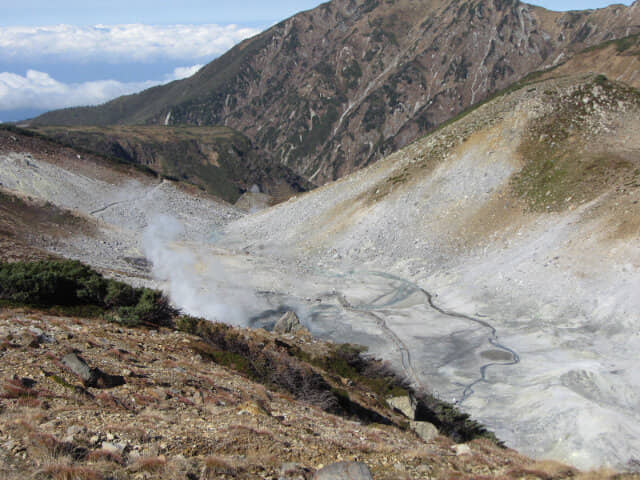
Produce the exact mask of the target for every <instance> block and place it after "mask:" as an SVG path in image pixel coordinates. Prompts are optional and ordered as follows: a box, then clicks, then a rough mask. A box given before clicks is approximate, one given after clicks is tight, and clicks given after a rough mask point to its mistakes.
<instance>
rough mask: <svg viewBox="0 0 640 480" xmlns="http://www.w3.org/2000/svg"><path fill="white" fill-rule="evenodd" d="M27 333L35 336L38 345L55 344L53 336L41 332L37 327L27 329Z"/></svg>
mask: <svg viewBox="0 0 640 480" xmlns="http://www.w3.org/2000/svg"><path fill="white" fill-rule="evenodd" d="M29 331H30V332H31V333H32V334H33V335H35V337H36V340H37V341H38V343H56V339H55V337H54V336H53V335H51V334H49V333H46V332H43V331H42V330H40V329H39V328H37V327H31V328H29Z"/></svg>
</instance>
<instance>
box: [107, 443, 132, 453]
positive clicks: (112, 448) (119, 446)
mask: <svg viewBox="0 0 640 480" xmlns="http://www.w3.org/2000/svg"><path fill="white" fill-rule="evenodd" d="M125 448H127V445H126V444H125V443H122V442H118V443H114V442H102V450H104V451H106V452H109V453H122V452H123V451H124V449H125Z"/></svg>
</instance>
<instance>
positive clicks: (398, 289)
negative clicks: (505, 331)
mask: <svg viewBox="0 0 640 480" xmlns="http://www.w3.org/2000/svg"><path fill="white" fill-rule="evenodd" d="M355 274H357V275H371V276H374V277H377V278H379V279H384V280H388V283H387V286H388V290H387V291H384V292H383V293H381V294H378V295H377V296H376V297H375V298H373V299H371V300H369V301H366V302H362V303H354V302H350V301H349V300H348V299H347V297H346V296H345V295H344V294H342V293H335V294H333V295H334V296H335V297H336V298H337V299H338V302H339V303H340V305H341V306H342V308H343V309H345V310H347V311H350V312H355V313H360V314H364V315H367V316H369V317H371V318H373V319H374V321H375V323H376V324H377V325H378V327H379V328H380V330H381V331H382V333H383V335H384V336H386V337H387V338H388V339H389V340H390V341H391V342H392V344H393V345H394V346H395V347H396V348H397V349H398V351H399V352H400V354H401V362H402V367H403V369H404V371H405V374H406V375H407V377H409V379H410V380H411V381H412V382H414V383H415V384H416V385H417V386H420V387H423V388H424V385H423V384H422V382H421V381H420V378H419V375H418V374H417V373H416V370H415V367H414V365H413V364H412V361H411V351H410V349H409V347H408V346H407V345H406V344H405V342H404V341H403V340H402V339H401V338H400V337H399V336H398V335H397V334H396V332H394V330H393V329H392V328H390V327H389V325H388V322H387V320H386V317H387V315H388V314H390V313H391V312H392V311H393V309H394V308H397V307H399V306H401V304H402V302H403V301H406V300H407V299H408V298H409V297H411V296H412V295H416V294H417V295H420V296H422V297H424V303H425V305H427V306H428V308H430V309H432V310H434V311H436V312H438V313H440V314H441V315H444V316H446V317H452V318H457V319H460V320H464V321H468V322H472V323H474V324H476V325H478V326H479V327H480V328H483V329H486V330H487V331H488V332H487V333H488V336H487V342H488V343H489V344H490V345H491V346H492V347H493V348H495V349H497V350H499V351H502V352H504V353H505V354H506V355H505V357H508V359H506V360H505V361H490V362H488V363H485V364H482V365H480V367H479V376H478V377H477V378H476V379H474V380H473V381H471V382H468V383H466V384H459V383H456V385H459V386H460V388H461V389H462V392H461V395H460V397H459V399H458V400H457V401H456V403H458V404H462V403H463V402H464V401H465V400H467V399H468V398H469V397H471V396H472V395H473V394H474V387H475V386H476V385H477V384H478V383H480V382H486V381H487V370H488V369H489V368H490V367H492V366H498V365H500V366H510V365H516V364H518V363H519V362H520V356H519V355H518V353H517V352H516V351H515V350H514V349H512V348H510V347H508V346H506V345H504V344H502V343H500V341H499V337H498V332H497V330H496V328H495V327H494V326H493V325H491V323H489V322H488V321H486V320H483V319H480V318H477V317H473V316H470V315H466V314H464V313H459V312H455V311H453V310H448V309H445V308H442V307H440V306H438V305H437V304H436V303H435V302H434V295H433V294H432V293H431V292H429V291H427V290H425V289H424V288H422V287H420V286H419V285H417V284H415V283H413V282H411V281H409V280H406V279H404V278H401V277H398V276H395V275H392V274H390V273H386V272H379V271H365V272H350V274H349V275H355ZM377 286H379V285H377ZM450 335H455V332H454V333H452V334H450Z"/></svg>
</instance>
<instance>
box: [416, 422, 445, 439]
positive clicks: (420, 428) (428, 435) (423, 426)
mask: <svg viewBox="0 0 640 480" xmlns="http://www.w3.org/2000/svg"><path fill="white" fill-rule="evenodd" d="M411 430H413V431H414V432H416V434H417V435H418V436H419V437H420V438H421V439H422V440H424V441H425V442H430V441H431V440H433V439H434V438H436V437H437V436H438V429H437V428H436V426H435V425H434V424H433V423H429V422H411Z"/></svg>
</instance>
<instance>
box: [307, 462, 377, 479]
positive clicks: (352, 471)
mask: <svg viewBox="0 0 640 480" xmlns="http://www.w3.org/2000/svg"><path fill="white" fill-rule="evenodd" d="M313 480H373V477H372V476H371V472H370V471H369V467H367V466H366V465H365V464H364V463H360V462H338V463H332V464H331V465H327V466H326V467H324V468H322V469H320V470H318V471H317V472H316V474H315V475H314V476H313Z"/></svg>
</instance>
